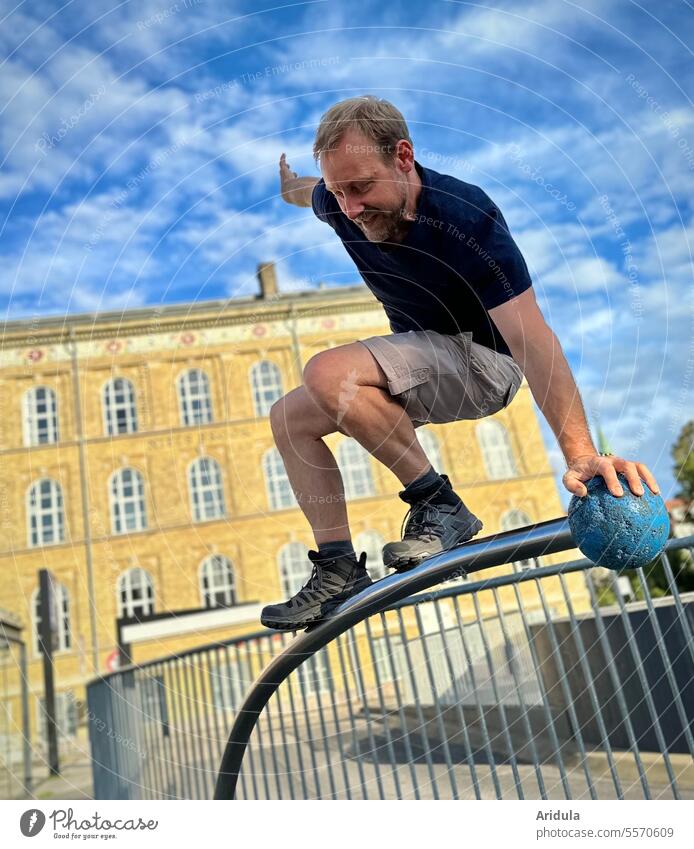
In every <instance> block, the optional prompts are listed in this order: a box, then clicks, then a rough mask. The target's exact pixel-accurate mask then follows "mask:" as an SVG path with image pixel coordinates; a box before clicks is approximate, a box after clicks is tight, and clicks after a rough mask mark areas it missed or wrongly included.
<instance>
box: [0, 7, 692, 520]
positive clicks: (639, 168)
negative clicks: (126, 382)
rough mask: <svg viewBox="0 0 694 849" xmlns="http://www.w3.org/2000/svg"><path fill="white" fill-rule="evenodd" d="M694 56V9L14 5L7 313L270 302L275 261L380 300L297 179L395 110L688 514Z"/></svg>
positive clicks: (588, 390)
mask: <svg viewBox="0 0 694 849" xmlns="http://www.w3.org/2000/svg"><path fill="white" fill-rule="evenodd" d="M693 42H694V10H693V9H692V6H691V5H690V4H689V3H688V2H686V0H683V2H668V0H663V2H658V3H657V4H654V3H646V4H641V5H640V4H638V3H636V2H630V0H619V2H612V0H599V2H598V0H581V2H576V3H574V2H568V0H546V2H521V0H518V1H517V2H500V3H491V4H490V3H488V4H482V3H466V2H453V0H430V2H428V3H426V4H415V3H413V2H390V3H386V4H384V3H382V2H371V0H366V2H359V3H357V4H355V3H354V2H346V0H311V2H305V3H285V4H281V3H277V4H273V3H271V2H266V3H246V2H235V0H229V2H223V3H222V2H212V0H177V2H176V0H139V2H137V3H135V2H123V3H116V2H107V0H90V2H85V0H71V2H67V3H46V2H41V0H32V2H31V3H29V2H20V3H13V2H6V0H0V157H1V158H2V159H1V162H2V165H1V166H0V228H1V233H2V235H1V237H0V307H1V308H2V315H3V317H4V320H7V319H10V320H11V319H17V318H33V317H36V316H44V315H65V314H69V313H84V312H92V311H98V310H114V309H117V310H121V309H127V308H131V307H132V308H134V307H139V306H143V305H151V306H157V305H160V304H171V303H185V302H197V301H201V300H209V299H213V298H214V299H217V298H228V297H247V296H249V295H253V294H255V293H256V292H257V286H258V284H257V279H256V268H257V265H258V263H259V262H262V261H268V260H274V262H275V263H276V265H277V271H278V278H279V285H280V289H281V290H282V291H292V290H299V289H307V288H312V287H316V286H317V285H318V284H319V283H320V282H324V283H325V284H326V285H328V286H343V285H354V284H357V283H359V282H360V278H359V277H358V274H357V272H356V269H355V268H354V266H353V265H352V263H351V261H350V260H349V258H348V256H347V254H346V252H345V251H344V248H343V247H342V244H341V243H340V241H339V239H338V238H337V236H336V235H335V233H334V232H333V231H332V229H331V228H330V227H328V226H326V225H325V224H323V223H321V222H320V221H319V220H318V219H317V218H315V216H314V215H313V213H312V211H311V210H310V209H300V208H297V207H292V206H288V205H287V204H285V203H284V202H283V201H282V199H281V197H280V195H279V182H278V161H279V157H280V154H281V153H282V152H285V153H286V154H287V158H288V161H289V163H290V165H291V167H292V168H293V169H294V170H295V171H297V172H298V173H300V174H301V175H305V176H316V177H317V176H320V174H319V171H318V169H317V167H316V165H315V163H314V161H313V158H312V153H311V148H312V143H313V138H314V135H315V131H316V128H317V126H318V123H319V121H320V117H321V115H322V114H323V113H324V112H325V111H326V110H327V109H328V108H329V107H330V106H331V105H333V104H334V103H335V102H337V101H338V100H342V99H344V98H346V97H351V96H355V95H359V94H375V95H377V96H379V97H385V98H386V99H388V100H390V101H392V102H393V103H394V104H395V105H396V106H397V107H398V108H399V109H400V111H401V112H402V113H403V114H404V116H405V118H406V120H407V122H408V125H409V128H410V133H411V135H412V138H413V142H414V148H415V158H416V159H417V161H419V162H420V163H421V164H422V165H424V166H426V167H429V168H433V169H434V170H436V171H439V172H442V173H447V174H452V175H453V176H456V177H458V178H459V179H461V180H464V181H466V182H469V183H473V184H475V185H478V186H481V187H482V188H483V189H484V190H485V191H486V192H487V193H488V194H489V195H490V196H491V197H492V199H493V200H494V201H495V203H496V204H497V205H498V206H499V207H500V209H501V211H502V213H503V215H504V217H505V219H506V221H507V222H508V225H509V228H510V230H511V233H512V234H513V236H514V238H515V240H516V242H517V243H518V245H519V247H520V248H521V251H522V252H523V255H524V257H525V259H526V262H527V264H528V267H529V270H530V273H531V277H532V279H533V284H534V287H535V291H536V294H537V298H538V301H539V303H540V306H541V308H542V311H543V313H544V315H545V317H546V319H547V321H548V323H549V324H550V326H551V327H552V328H553V330H554V332H555V333H556V334H557V336H558V337H559V339H560V341H561V343H562V346H563V349H564V352H565V353H566V356H567V358H568V360H569V363H570V365H571V368H572V370H573V373H574V375H575V377H576V380H577V383H578V386H579V388H580V391H581V393H582V396H583V399H584V403H585V407H586V411H587V414H588V417H589V421H590V423H591V425H592V426H593V427H594V426H595V425H596V423H597V422H598V421H599V422H600V425H601V427H602V430H603V431H604V433H605V435H606V437H607V439H608V441H609V443H610V446H611V448H612V450H613V451H614V452H615V453H616V454H619V455H621V456H623V457H626V458H627V459H633V460H637V461H640V462H643V463H646V464H647V465H648V466H649V468H651V469H652V470H653V471H654V473H655V474H656V476H657V478H658V482H659V484H660V486H661V488H662V491H663V495H664V497H665V498H669V497H671V496H672V494H673V492H674V491H675V489H676V484H675V481H674V477H673V468H672V459H671V456H670V450H671V446H672V444H673V442H674V441H675V439H676V438H677V435H678V433H679V431H680V429H681V427H682V426H683V425H684V423H685V422H686V421H687V420H689V419H691V418H692V406H693V405H692V399H693V397H694V393H693V392H692V383H693V382H694V285H693V280H692V262H691V259H692V256H691V241H690V240H691V237H692V234H693V232H694V228H693V223H692V222H693V217H692V212H693V204H694V112H693V111H692V108H691V107H692V103H691V95H692V89H693V86H692V82H693V81H694V62H692V58H693V57H692V44H693ZM540 419H541V421H542V428H543V436H544V439H545V442H546V445H547V449H548V452H549V455H550V458H551V461H552V464H553V467H554V469H555V471H556V473H557V477H558V479H560V477H561V474H562V472H563V470H564V468H565V466H564V463H563V458H562V455H561V452H560V450H559V447H558V445H557V442H556V439H555V438H554V436H553V434H552V432H551V430H550V429H549V427H548V425H547V424H546V422H544V419H543V418H542V416H541V414H540ZM562 495H563V498H564V502H565V503H568V497H569V496H568V493H567V492H565V491H563V490H562Z"/></svg>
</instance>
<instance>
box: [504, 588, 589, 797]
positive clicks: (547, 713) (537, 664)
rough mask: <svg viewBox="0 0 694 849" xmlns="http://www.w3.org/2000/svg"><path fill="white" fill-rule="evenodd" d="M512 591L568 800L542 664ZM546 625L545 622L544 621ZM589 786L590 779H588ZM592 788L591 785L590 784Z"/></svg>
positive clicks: (517, 592) (519, 599) (519, 598)
mask: <svg viewBox="0 0 694 849" xmlns="http://www.w3.org/2000/svg"><path fill="white" fill-rule="evenodd" d="M513 591H514V593H515V596H516V604H517V605H518V609H519V611H521V622H522V623H523V629H524V631H525V638H526V640H527V643H528V646H529V648H530V655H531V657H532V661H533V668H534V670H535V677H536V678H537V685H538V688H539V690H540V695H541V697H542V705H543V707H544V711H545V719H546V720H547V728H548V730H549V734H550V739H551V741H552V745H553V746H554V751H555V752H556V754H557V768H558V770H559V777H560V778H561V782H562V787H563V788H564V795H565V796H566V798H567V799H568V798H570V796H571V788H570V785H569V781H568V777H567V773H566V767H565V764H564V756H563V755H562V751H561V748H562V746H561V743H560V742H559V737H558V736H557V729H556V727H555V724H554V717H553V716H552V708H551V705H550V703H549V698H548V693H547V690H546V688H545V684H544V681H543V679H542V671H541V670H542V663H541V662H540V658H539V657H538V654H537V649H536V648H535V640H534V638H533V635H532V632H531V631H530V627H529V625H528V622H527V619H526V616H525V605H524V601H523V597H522V596H521V594H520V590H519V588H518V584H514V585H513ZM545 624H546V620H545ZM588 780H589V784H590V777H589V779H588ZM590 786H591V787H592V784H590Z"/></svg>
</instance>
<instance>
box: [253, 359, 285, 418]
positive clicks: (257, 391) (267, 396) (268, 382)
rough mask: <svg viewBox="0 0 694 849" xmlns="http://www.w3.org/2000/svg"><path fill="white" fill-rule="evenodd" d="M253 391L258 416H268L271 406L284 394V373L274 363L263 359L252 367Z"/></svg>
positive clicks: (254, 405)
mask: <svg viewBox="0 0 694 849" xmlns="http://www.w3.org/2000/svg"><path fill="white" fill-rule="evenodd" d="M251 392H252V393H253V407H254V409H255V414H256V416H267V415H268V414H269V412H270V407H272V405H273V404H274V403H275V401H279V399H280V398H281V397H282V395H283V394H284V393H283V391H282V375H281V374H280V370H279V368H277V366H276V365H275V364H274V363H271V362H270V361H269V360H261V361H260V362H259V363H255V365H254V366H253V367H252V368H251Z"/></svg>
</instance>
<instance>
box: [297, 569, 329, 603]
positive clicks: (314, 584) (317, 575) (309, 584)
mask: <svg viewBox="0 0 694 849" xmlns="http://www.w3.org/2000/svg"><path fill="white" fill-rule="evenodd" d="M322 578H323V575H322V564H318V563H314V564H313V569H312V570H311V576H310V578H309V579H308V581H306V583H305V584H304V585H303V587H302V588H301V589H300V590H299V592H298V593H297V594H296V596H295V598H297V599H298V598H299V597H301V599H302V600H303V601H311V600H312V599H311V596H310V595H309V592H312V593H316V592H318V591H319V590H320V589H321V588H322V583H323V581H322Z"/></svg>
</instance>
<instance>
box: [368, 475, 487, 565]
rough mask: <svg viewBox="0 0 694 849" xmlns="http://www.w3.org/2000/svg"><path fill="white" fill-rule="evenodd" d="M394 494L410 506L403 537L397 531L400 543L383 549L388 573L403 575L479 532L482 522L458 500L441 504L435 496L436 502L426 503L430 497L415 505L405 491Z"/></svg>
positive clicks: (392, 543)
mask: <svg viewBox="0 0 694 849" xmlns="http://www.w3.org/2000/svg"><path fill="white" fill-rule="evenodd" d="M441 478H442V479H443V481H444V482H445V484H444V485H445V486H446V487H447V488H448V489H450V481H449V480H448V477H447V476H446V475H441ZM452 492H453V490H452V489H451V493H452ZM398 494H399V496H400V498H401V499H402V500H403V501H404V502H405V503H406V504H410V509H409V511H408V513H407V515H406V516H405V518H404V520H403V527H404V533H403V529H401V531H400V533H401V536H402V540H401V541H400V542H389V543H388V544H387V545H385V546H384V547H383V563H384V565H385V566H387V567H388V568H390V569H395V570H396V571H397V572H406V571H407V570H408V569H412V568H414V567H415V566H417V565H418V564H419V563H421V562H422V561H423V560H426V559H427V557H433V556H434V555H435V554H440V553H441V552H442V551H448V550H450V549H451V548H455V547H456V546H458V545H461V544H462V543H464V542H467V541H468V540H470V539H472V537H474V536H475V534H478V533H479V532H480V531H481V530H482V522H481V521H480V520H479V519H478V518H477V516H475V515H474V514H473V513H471V512H470V511H469V510H468V509H467V507H466V506H465V504H463V502H462V501H461V500H460V499H458V500H457V502H456V503H455V504H445V503H441V502H440V496H439V495H438V494H437V500H436V502H432V501H431V500H430V499H431V496H430V497H429V499H428V500H427V499H425V500H423V501H415V500H414V499H413V498H412V497H411V496H410V497H407V496H406V495H405V490H403V491H402V492H400V493H398ZM450 500H451V501H452V500H453V498H451V499H450Z"/></svg>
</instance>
